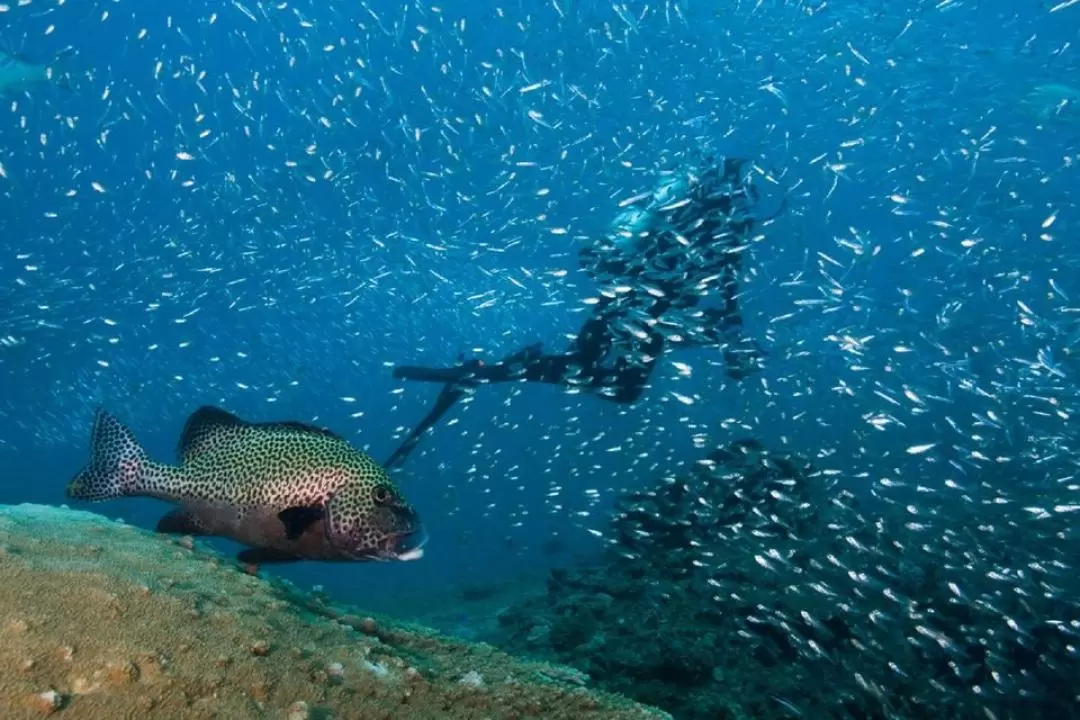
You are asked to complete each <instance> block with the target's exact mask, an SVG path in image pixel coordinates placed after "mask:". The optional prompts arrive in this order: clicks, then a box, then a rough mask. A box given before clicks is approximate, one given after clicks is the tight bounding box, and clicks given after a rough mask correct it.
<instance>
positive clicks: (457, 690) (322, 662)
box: [0, 505, 667, 720]
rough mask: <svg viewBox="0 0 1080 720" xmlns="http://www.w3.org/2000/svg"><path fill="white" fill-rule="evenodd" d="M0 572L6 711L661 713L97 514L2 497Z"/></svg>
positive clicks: (190, 715)
mask: <svg viewBox="0 0 1080 720" xmlns="http://www.w3.org/2000/svg"><path fill="white" fill-rule="evenodd" d="M0 572H2V573H3V577H4V582H3V583H0V707H3V708H4V713H3V717H4V719H5V720H21V719H22V718H41V717H45V716H50V715H53V716H56V717H58V718H63V717H71V718H79V720H99V719H100V720H117V719H119V718H150V717H152V718H161V719H163V720H171V719H173V718H176V719H181V718H183V719H185V720H186V719H191V720H199V719H201V718H206V719H208V720H209V719H210V718H230V719H232V718H235V719H237V720H244V719H247V718H288V720H305V719H311V718H323V719H324V720H330V719H331V718H333V720H349V719H350V718H351V719H355V720H361V719H362V720H376V719H379V718H387V719H393V718H408V719H409V720H423V719H426V718H431V719H433V720H434V719H435V718H438V719H439V720H451V719H453V718H470V719H477V720H479V719H481V718H491V719H493V720H494V719H498V718H521V719H524V718H568V719H569V718H573V719H574V720H580V719H583V718H605V719H606V718H611V719H612V720H617V719H623V718H625V719H626V720H639V719H640V720H646V719H647V718H665V717H667V715H666V713H663V712H660V711H656V710H653V709H650V708H647V707H644V706H640V705H637V704H635V703H632V702H630V701H627V700H625V699H623V698H621V697H617V696H615V695H610V694H606V693H603V692H597V691H592V690H590V689H588V688H586V687H584V683H585V679H584V678H583V677H582V676H581V675H580V673H576V672H575V671H572V670H570V669H569V668H563V667H558V666H555V665H549V664H544V663H535V662H522V661H517V660H515V659H513V658H511V657H510V656H508V655H506V654H504V653H502V652H499V651H497V650H495V649H494V648H491V647H488V646H483V645H476V644H469V643H464V642H460V641H455V640H452V639H449V638H446V637H443V636H440V635H439V634H437V633H435V632H433V631H430V630H426V629H424V628H421V627H417V626H410V625H405V624H401V623H396V622H394V621H392V620H389V619H387V618H384V617H372V616H367V615H364V614H361V613H357V612H350V611H349V610H348V609H345V608H340V607H335V606H333V605H332V604H330V603H329V602H328V600H327V599H326V598H324V597H320V596H318V595H312V594H306V593H302V592H299V591H298V590H297V589H296V588H294V587H293V586H291V585H289V584H288V583H284V582H280V581H279V582H271V581H267V580H265V579H262V578H259V577H255V576H252V575H249V574H246V573H245V572H243V571H242V570H241V569H240V568H238V567H236V566H235V565H234V564H233V563H232V562H231V561H229V560H227V559H225V558H223V557H222V556H220V555H218V554H217V553H215V552H212V551H209V550H205V549H203V548H202V547H201V546H200V545H198V544H196V543H194V542H192V540H191V539H190V538H180V539H173V540H170V539H166V538H164V537H161V536H158V535H155V534H153V533H148V532H146V531H143V530H140V529H137V528H133V527H130V526H126V525H124V524H122V523H117V522H113V521H110V520H108V519H106V518H103V517H101V516H98V515H94V514H91V513H85V512H76V511H71V510H67V509H62V508H52V507H44V506H32V505H21V506H9V507H4V506H0Z"/></svg>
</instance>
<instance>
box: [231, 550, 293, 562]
mask: <svg viewBox="0 0 1080 720" xmlns="http://www.w3.org/2000/svg"><path fill="white" fill-rule="evenodd" d="M236 559H237V560H239V561H240V562H242V563H244V564H245V565H266V564H267V563H291V562H300V558H298V557H297V556H296V555H290V554H289V553H287V552H282V551H281V550H274V549H272V548H248V549H247V550H241V551H240V552H238V553H237V554H236Z"/></svg>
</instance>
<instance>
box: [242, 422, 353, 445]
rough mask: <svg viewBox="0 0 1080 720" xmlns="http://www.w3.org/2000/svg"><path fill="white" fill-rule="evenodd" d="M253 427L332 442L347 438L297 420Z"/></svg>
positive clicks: (252, 425)
mask: <svg viewBox="0 0 1080 720" xmlns="http://www.w3.org/2000/svg"><path fill="white" fill-rule="evenodd" d="M251 427H257V428H263V429H265V430H278V431H281V430H284V431H286V432H294V433H298V434H300V435H315V436H316V437H321V438H330V439H332V440H341V441H342V442H344V440H345V438H343V437H341V436H340V435H338V434H337V433H336V432H334V431H333V430H327V429H326V428H321V427H318V426H316V425H308V424H307V423H302V422H296V421H295V420H284V421H281V422H267V423H251Z"/></svg>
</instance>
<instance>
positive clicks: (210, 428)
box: [176, 405, 247, 463]
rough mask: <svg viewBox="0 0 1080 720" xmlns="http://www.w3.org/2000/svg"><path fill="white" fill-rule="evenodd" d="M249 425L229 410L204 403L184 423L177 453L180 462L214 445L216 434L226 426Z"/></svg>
mask: <svg viewBox="0 0 1080 720" xmlns="http://www.w3.org/2000/svg"><path fill="white" fill-rule="evenodd" d="M244 425H247V423H245V422H244V421H243V420H241V419H240V418H238V417H237V416H235V415H233V414H232V413H231V412H229V411H227V410H222V409H221V408H218V407H214V406H213V405H204V406H203V407H201V408H199V409H198V410H196V411H195V412H193V413H191V416H190V417H189V418H188V419H187V422H186V423H185V424H184V430H183V432H181V433H180V444H179V445H178V446H177V449H176V453H177V455H178V456H179V457H180V462H181V463H183V462H187V461H189V460H191V459H192V458H195V457H198V456H199V454H201V453H202V452H204V451H205V450H206V449H207V448H209V447H211V446H212V443H213V438H214V435H215V434H216V433H217V432H218V431H220V430H222V429H225V428H235V427H242V426H244Z"/></svg>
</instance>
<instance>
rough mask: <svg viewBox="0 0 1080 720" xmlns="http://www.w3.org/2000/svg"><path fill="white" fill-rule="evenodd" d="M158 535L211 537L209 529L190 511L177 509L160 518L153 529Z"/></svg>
mask: <svg viewBox="0 0 1080 720" xmlns="http://www.w3.org/2000/svg"><path fill="white" fill-rule="evenodd" d="M154 529H155V530H157V531H158V532H159V533H167V534H176V535H211V534H212V533H211V532H210V528H209V527H207V525H206V523H204V522H203V521H202V519H200V518H199V516H198V515H197V514H195V513H193V512H191V511H190V510H184V509H183V508H177V509H176V510H170V511H169V512H167V513H165V514H164V515H162V516H161V519H160V520H158V521H157V527H156V528H154Z"/></svg>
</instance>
